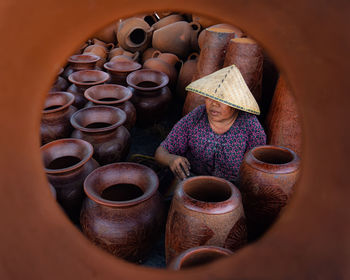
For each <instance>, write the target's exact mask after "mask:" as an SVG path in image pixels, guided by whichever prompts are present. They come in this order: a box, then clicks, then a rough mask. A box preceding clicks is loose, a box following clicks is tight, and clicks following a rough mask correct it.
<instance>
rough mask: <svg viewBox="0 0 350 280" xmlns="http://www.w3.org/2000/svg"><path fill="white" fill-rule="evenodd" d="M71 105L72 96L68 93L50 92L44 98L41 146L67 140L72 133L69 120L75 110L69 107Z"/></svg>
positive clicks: (72, 101)
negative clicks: (62, 139) (61, 139)
mask: <svg viewBox="0 0 350 280" xmlns="http://www.w3.org/2000/svg"><path fill="white" fill-rule="evenodd" d="M73 103H74V95H73V94H71V93H69V92H51V93H50V94H49V95H48V96H47V97H46V100H45V105H44V109H43V111H42V114H41V123H40V137H41V144H42V145H44V144H46V143H48V142H51V141H54V140H57V139H60V138H67V137H69V135H70V134H71V133H72V131H73V127H72V126H71V125H70V122H69V120H70V117H71V116H72V115H73V113H75V112H76V110H77V109H76V108H75V107H73V106H71V105H72V104H73Z"/></svg>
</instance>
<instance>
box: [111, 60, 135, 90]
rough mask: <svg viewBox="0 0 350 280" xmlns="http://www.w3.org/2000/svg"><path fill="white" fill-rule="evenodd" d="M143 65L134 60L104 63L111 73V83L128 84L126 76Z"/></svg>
mask: <svg viewBox="0 0 350 280" xmlns="http://www.w3.org/2000/svg"><path fill="white" fill-rule="evenodd" d="M141 67H142V65H141V64H140V63H137V62H135V61H132V60H124V61H110V62H107V63H105V64H104V68H105V69H107V71H108V73H109V74H110V75H111V80H110V83H113V84H118V85H123V86H125V85H126V77H127V76H128V75H129V74H130V73H131V72H134V71H136V70H139V69H141Z"/></svg>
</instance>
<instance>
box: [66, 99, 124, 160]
mask: <svg viewBox="0 0 350 280" xmlns="http://www.w3.org/2000/svg"><path fill="white" fill-rule="evenodd" d="M125 121H126V114H125V112H124V111H123V110H121V109H118V108H115V107H111V106H102V105H101V106H93V107H90V108H84V109H81V110H79V111H78V112H76V113H74V114H73V116H72V117H71V124H72V126H73V127H74V128H75V130H74V131H73V133H72V137H73V138H78V139H83V140H85V141H87V142H89V143H90V144H91V145H92V146H93V147H94V158H95V159H96V160H97V161H98V163H99V164H101V165H105V164H108V163H113V162H118V161H122V160H124V159H125V157H126V155H127V154H128V151H129V147H130V133H129V131H128V130H127V129H126V128H125V127H124V126H123V124H124V123H125Z"/></svg>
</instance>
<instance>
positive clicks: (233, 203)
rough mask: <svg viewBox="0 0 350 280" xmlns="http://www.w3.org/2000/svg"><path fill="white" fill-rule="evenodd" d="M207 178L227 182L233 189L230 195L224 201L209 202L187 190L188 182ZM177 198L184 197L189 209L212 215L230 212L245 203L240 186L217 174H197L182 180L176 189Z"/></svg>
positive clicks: (185, 205) (185, 204) (175, 196)
mask: <svg viewBox="0 0 350 280" xmlns="http://www.w3.org/2000/svg"><path fill="white" fill-rule="evenodd" d="M205 179H207V180H213V179H214V180H215V181H219V182H221V183H224V184H226V185H227V186H228V187H229V188H230V190H231V194H230V196H229V197H228V198H227V199H226V200H223V201H219V202H207V201H201V200H197V199H195V198H193V197H192V196H190V195H188V194H187V193H186V192H185V190H184V187H185V185H186V184H188V183H191V182H192V181H197V180H205ZM175 198H182V199H183V201H184V207H186V208H187V209H189V210H192V211H195V212H202V213H205V214H210V215H219V214H224V213H228V212H231V211H232V210H234V209H235V208H237V207H239V206H240V205H243V204H242V197H241V193H240V191H239V190H238V188H237V187H236V186H235V185H234V184H233V183H231V182H230V181H228V180H226V179H223V178H220V177H215V176H195V177H190V178H187V179H185V180H183V181H181V182H180V184H179V186H178V188H177V190H176V191H175V195H174V199H175Z"/></svg>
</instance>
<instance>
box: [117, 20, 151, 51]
mask: <svg viewBox="0 0 350 280" xmlns="http://www.w3.org/2000/svg"><path fill="white" fill-rule="evenodd" d="M152 32H153V29H151V27H150V26H149V25H148V23H147V22H145V21H144V20H143V19H140V18H136V17H133V18H128V19H126V20H123V21H122V22H121V23H120V24H119V28H118V33H117V38H118V43H119V45H120V46H121V47H122V48H123V49H124V50H127V51H131V52H136V51H140V52H142V51H144V50H145V49H146V48H147V47H148V45H149V43H150V40H151V37H152Z"/></svg>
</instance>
